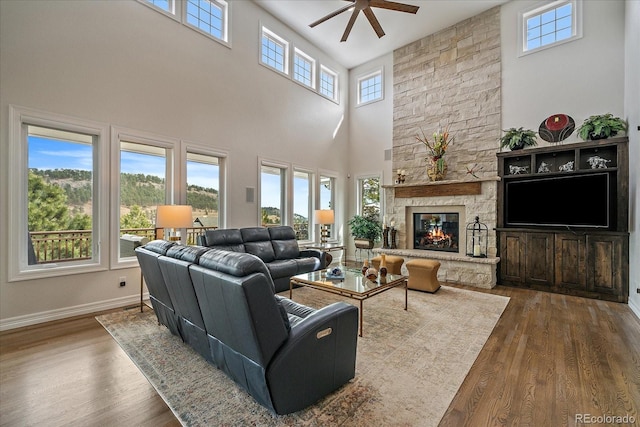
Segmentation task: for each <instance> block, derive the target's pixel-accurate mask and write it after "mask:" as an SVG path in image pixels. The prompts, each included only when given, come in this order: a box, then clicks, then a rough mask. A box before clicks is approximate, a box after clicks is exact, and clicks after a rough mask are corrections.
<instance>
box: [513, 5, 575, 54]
mask: <svg viewBox="0 0 640 427" xmlns="http://www.w3.org/2000/svg"><path fill="white" fill-rule="evenodd" d="M581 7H582V3H581V2H578V1H577V0H569V1H567V0H561V1H555V2H553V3H551V4H547V5H545V6H542V7H539V8H536V9H534V10H531V11H528V12H525V13H523V14H522V15H521V16H520V27H521V29H522V31H521V37H522V43H521V47H520V48H521V54H526V53H530V52H534V51H537V50H539V49H542V48H546V47H550V46H555V45H557V44H560V43H565V42H568V41H571V40H575V39H577V38H580V37H582V25H581Z"/></svg>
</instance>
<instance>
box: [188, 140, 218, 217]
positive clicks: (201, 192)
mask: <svg viewBox="0 0 640 427" xmlns="http://www.w3.org/2000/svg"><path fill="white" fill-rule="evenodd" d="M222 160H223V159H222V158H220V157H218V156H214V155H209V154H199V153H192V152H189V151H187V204H188V205H191V207H192V208H193V222H194V226H200V227H220V225H221V221H220V167H221V163H222Z"/></svg>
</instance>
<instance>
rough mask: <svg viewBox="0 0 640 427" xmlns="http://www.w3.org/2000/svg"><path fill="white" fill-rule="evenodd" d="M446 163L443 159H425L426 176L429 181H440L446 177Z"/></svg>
mask: <svg viewBox="0 0 640 427" xmlns="http://www.w3.org/2000/svg"><path fill="white" fill-rule="evenodd" d="M447 169H448V167H447V162H446V160H445V159H444V157H427V176H428V177H429V180H430V181H442V180H443V179H445V177H446V176H447Z"/></svg>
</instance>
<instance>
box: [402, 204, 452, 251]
mask: <svg viewBox="0 0 640 427" xmlns="http://www.w3.org/2000/svg"><path fill="white" fill-rule="evenodd" d="M413 230H414V239H413V248H414V249H424V250H430V251H445V252H458V250H459V247H460V243H459V242H460V240H459V233H460V227H459V214H457V213H414V214H413Z"/></svg>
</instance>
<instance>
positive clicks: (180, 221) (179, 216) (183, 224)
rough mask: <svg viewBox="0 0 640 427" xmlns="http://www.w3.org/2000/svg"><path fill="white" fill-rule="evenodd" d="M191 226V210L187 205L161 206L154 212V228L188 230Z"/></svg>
mask: <svg viewBox="0 0 640 427" xmlns="http://www.w3.org/2000/svg"><path fill="white" fill-rule="evenodd" d="M191 226H193V210H192V209H191V206H189V205H162V206H158V209H157V211H156V228H188V227H191Z"/></svg>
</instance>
